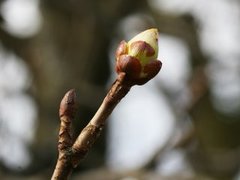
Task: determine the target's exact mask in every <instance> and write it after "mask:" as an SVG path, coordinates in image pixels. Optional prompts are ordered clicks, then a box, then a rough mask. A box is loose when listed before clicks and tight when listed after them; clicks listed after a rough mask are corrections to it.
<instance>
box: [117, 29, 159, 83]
mask: <svg viewBox="0 0 240 180" xmlns="http://www.w3.org/2000/svg"><path fill="white" fill-rule="evenodd" d="M157 56H158V31H157V29H154V28H153V29H148V30H146V31H143V32H141V33H140V34H138V35H136V36H135V37H133V38H132V39H131V40H130V41H129V42H126V41H122V42H120V44H119V46H118V48H117V50H116V53H115V57H116V67H115V69H116V71H117V73H118V74H119V73H122V72H124V73H126V76H127V79H128V81H130V82H131V83H133V84H138V85H142V84H145V83H146V82H148V81H149V80H150V79H152V78H153V77H154V76H156V75H157V74H158V72H159V71H160V69H161V66H162V63H161V61H159V60H157Z"/></svg>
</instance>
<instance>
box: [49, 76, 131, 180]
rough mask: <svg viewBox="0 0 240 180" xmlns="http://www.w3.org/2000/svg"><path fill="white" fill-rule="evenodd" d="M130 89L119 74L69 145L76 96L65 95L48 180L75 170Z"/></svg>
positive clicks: (62, 176) (124, 78) (56, 179)
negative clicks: (89, 118)
mask: <svg viewBox="0 0 240 180" xmlns="http://www.w3.org/2000/svg"><path fill="white" fill-rule="evenodd" d="M132 85H133V84H130V83H129V81H128V80H126V75H125V73H120V74H119V75H118V78H117V80H116V81H115V82H114V83H113V85H112V87H111V89H110V90H109V92H108V94H107V96H106V97H105V99H104V100H103V102H102V104H101V106H100V108H99V109H98V111H97V112H96V114H95V115H94V117H93V118H92V119H91V121H90V122H89V124H88V125H87V126H86V127H85V128H84V129H83V130H82V132H81V133H80V135H79V136H78V138H77V139H76V141H75V142H74V143H72V135H71V122H72V120H73V119H74V114H75V111H76V94H75V91H74V90H70V91H69V92H67V93H66V95H65V96H64V98H63V100H62V102H61V104H60V110H59V116H60V119H61V126H60V131H59V145H58V151H59V157H58V161H57V165H56V168H55V170H54V173H53V176H52V180H65V179H68V178H69V176H70V175H71V173H72V170H73V168H75V167H77V165H78V164H79V162H80V161H81V160H82V159H83V158H84V157H85V156H86V154H87V153H88V152H89V150H90V148H91V146H92V145H93V143H94V142H95V141H96V139H97V138H98V137H99V135H100V133H101V131H102V129H103V127H104V125H105V122H106V119H107V118H108V116H109V115H110V114H111V113H112V111H113V109H114V108H115V106H116V105H117V104H118V103H119V102H120V100H121V99H122V98H123V97H124V96H125V95H126V94H127V93H128V91H129V90H130V88H131V86H132Z"/></svg>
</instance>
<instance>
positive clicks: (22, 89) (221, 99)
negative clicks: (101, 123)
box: [0, 0, 240, 180]
mask: <svg viewBox="0 0 240 180" xmlns="http://www.w3.org/2000/svg"><path fill="white" fill-rule="evenodd" d="M0 21H1V26H0V146H1V148H0V179H3V180H5V179H10V180H12V179H50V177H51V174H52V172H53V169H54V167H55V163H56V159H57V153H58V152H57V141H58V130H59V118H58V108H59V103H60V101H61V99H62V97H63V96H64V94H65V92H66V91H68V90H69V89H71V88H75V89H76V91H77V96H78V101H79V111H78V115H77V118H76V120H75V121H74V129H75V135H76V136H77V134H78V133H79V132H80V130H81V129H82V128H83V127H84V126H85V125H86V124H87V123H88V121H89V120H90V119H91V117H92V116H93V115H94V113H95V112H96V110H97V108H98V106H99V105H100V104H101V101H102V100H103V98H104V96H105V94H106V93H107V90H108V88H109V87H110V85H111V83H112V82H113V81H114V79H115V78H116V74H115V72H114V61H115V60H114V51H115V49H116V47H117V45H118V43H119V42H120V41H121V40H123V39H125V40H127V41H128V40H129V39H131V38H132V37H133V36H134V35H136V34H137V33H139V32H141V31H143V30H145V29H148V28H152V27H156V28H158V29H159V32H160V37H159V59H160V60H161V61H162V63H163V67H162V70H161V71H160V73H159V74H158V75H157V77H156V78H155V79H154V80H152V81H150V82H149V83H147V84H146V85H144V86H142V87H140V86H136V87H133V88H132V89H131V91H130V93H129V94H128V95H127V96H126V97H125V98H124V99H123V100H122V101H121V102H120V104H119V105H118V106H117V107H116V109H115V110H114V112H113V114H112V115H111V117H110V118H109V121H108V124H107V127H106V128H105V131H104V132H103V134H102V135H101V137H100V138H99V139H98V141H97V143H96V144H95V145H94V146H93V148H92V149H91V151H90V153H89V154H88V156H87V158H86V159H85V160H84V161H83V162H82V163H81V164H80V166H79V167H78V168H77V170H76V171H74V174H73V177H72V179H97V180H107V179H109V180H112V179H147V180H148V179H160V178H161V179H165V178H166V179H234V180H239V179H240V46H239V42H240V1H239V0H211V1H207V0H185V1H181V0H148V1H144V0H132V1H129V0H115V1H112V0H101V1H94V0H88V1H81V0H71V1H64V0H1V1H0Z"/></svg>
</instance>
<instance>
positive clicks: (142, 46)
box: [130, 41, 155, 57]
mask: <svg viewBox="0 0 240 180" xmlns="http://www.w3.org/2000/svg"><path fill="white" fill-rule="evenodd" d="M130 48H131V49H136V50H137V52H136V54H139V56H140V55H141V54H145V55H146V56H148V57H149V56H153V55H154V54H155V50H154V49H153V48H152V47H151V46H150V45H149V44H148V43H146V42H144V41H135V42H133V43H132V44H131V45H130Z"/></svg>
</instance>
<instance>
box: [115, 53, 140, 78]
mask: <svg viewBox="0 0 240 180" xmlns="http://www.w3.org/2000/svg"><path fill="white" fill-rule="evenodd" d="M116 71H117V73H121V72H125V73H126V75H127V78H128V79H136V78H138V76H139V75H140V73H141V64H140V63H139V61H138V59H136V58H134V57H132V56H128V55H122V56H120V57H119V60H118V61H117V64H116Z"/></svg>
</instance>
